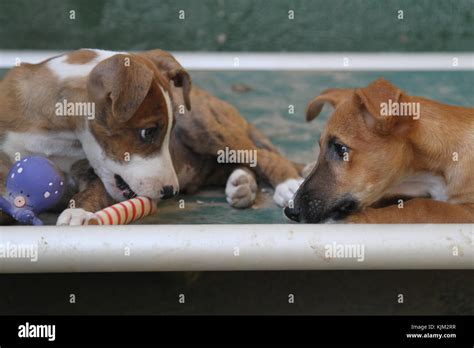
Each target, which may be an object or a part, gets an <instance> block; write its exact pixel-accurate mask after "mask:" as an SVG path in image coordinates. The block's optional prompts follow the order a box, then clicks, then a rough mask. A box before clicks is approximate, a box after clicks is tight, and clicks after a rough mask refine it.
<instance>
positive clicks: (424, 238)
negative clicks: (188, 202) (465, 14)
mask: <svg viewBox="0 0 474 348" xmlns="http://www.w3.org/2000/svg"><path fill="white" fill-rule="evenodd" d="M473 226H474V225H473V224H463V225H297V224H288V225H155V226H152V225H130V226H111V227H109V226H108V227H93V226H89V227H85V228H84V227H78V228H77V227H0V246H4V247H5V246H7V245H9V246H10V247H11V246H12V245H15V246H18V245H33V246H35V245H36V246H37V251H38V252H37V256H38V257H37V261H36V262H32V261H31V260H30V259H25V258H14V257H4V258H0V273H13V272H15V273H34V272H120V271H124V272H129V271H211V270H212V271H224V270H336V269H473V268H474V267H473V266H474V252H473V238H472V237H473V231H474V227H473ZM328 245H332V246H335V245H342V246H344V245H358V246H363V247H364V257H363V261H358V260H357V258H355V257H332V258H331V257H328V256H327V252H326V250H327V246H328Z"/></svg>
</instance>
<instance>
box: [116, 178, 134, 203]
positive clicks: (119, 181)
mask: <svg viewBox="0 0 474 348" xmlns="http://www.w3.org/2000/svg"><path fill="white" fill-rule="evenodd" d="M114 178H115V186H117V188H118V189H119V190H120V191H122V192H121V193H122V196H123V197H124V198H125V199H132V198H135V197H137V194H136V193H135V192H133V190H132V189H131V188H130V186H129V185H128V184H127V182H126V181H125V180H124V179H123V178H122V177H121V176H120V175H118V174H115V175H114Z"/></svg>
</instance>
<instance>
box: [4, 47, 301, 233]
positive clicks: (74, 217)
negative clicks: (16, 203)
mask: <svg viewBox="0 0 474 348" xmlns="http://www.w3.org/2000/svg"><path fill="white" fill-rule="evenodd" d="M171 82H172V83H171ZM191 105H192V110H191ZM61 106H64V107H63V108H62V112H65V110H66V111H67V110H69V109H68V108H69V106H71V110H72V111H71V113H68V114H67V115H62V114H58V110H59V109H61ZM90 106H92V107H90ZM88 107H90V108H88ZM78 110H79V111H84V110H89V111H90V110H93V111H94V112H93V113H89V114H87V115H83V114H82V115H78V114H77V113H78ZM73 116H75V117H73ZM80 116H82V117H80ZM173 126H174V127H173ZM226 147H227V148H229V149H232V150H249V151H253V150H255V151H256V153H257V158H256V159H257V160H256V162H255V164H256V166H255V167H251V164H249V163H242V164H232V163H227V164H226V163H224V164H222V163H217V161H216V157H217V153H218V151H220V150H224V149H225V148H226ZM33 154H35V155H43V156H46V157H48V158H49V159H51V160H52V161H54V162H55V163H56V164H57V165H58V166H59V167H60V168H61V169H62V170H63V171H64V172H65V173H66V174H67V175H69V177H70V178H71V180H70V183H71V186H76V187H75V188H76V189H77V190H78V191H79V192H78V193H76V194H75V195H74V196H73V197H72V198H73V202H74V205H75V207H74V208H70V209H66V210H65V211H63V212H62V214H61V215H60V217H59V218H58V224H71V225H79V224H84V223H86V222H87V221H88V220H89V219H90V218H91V217H92V212H94V211H97V210H99V209H101V208H104V207H105V206H107V205H109V204H111V203H112V202H114V201H122V200H125V199H128V198H131V197H134V196H135V195H143V196H148V197H150V198H152V199H154V200H156V201H158V200H160V199H164V198H169V197H172V196H173V195H174V194H176V193H177V192H178V190H179V189H181V191H184V192H192V191H195V190H197V189H198V188H199V187H201V186H202V185H207V184H218V185H226V194H227V200H228V201H229V203H230V204H231V205H232V206H234V207H238V208H244V207H248V206H250V205H252V204H253V202H254V200H255V196H256V190H257V184H256V176H258V178H260V179H262V180H265V181H267V182H269V183H270V184H271V185H272V186H273V187H276V191H275V196H274V198H275V200H276V201H277V202H278V203H279V204H282V205H283V204H285V203H286V202H287V201H288V200H289V199H290V198H291V197H292V195H293V194H294V193H295V192H296V189H297V187H298V184H299V183H300V180H301V179H300V178H299V174H298V171H297V169H296V168H295V166H294V165H293V163H291V162H290V161H288V160H286V159H285V158H283V157H282V156H281V155H280V154H279V152H278V151H277V150H276V149H275V147H273V145H272V144H271V143H270V141H269V140H268V139H267V138H266V137H265V136H263V135H262V134H261V133H259V132H258V131H257V130H256V129H255V128H254V127H253V126H252V125H250V124H249V123H247V122H246V121H245V119H244V118H243V117H242V116H240V114H239V113H238V111H237V110H236V109H235V108H233V107H232V106H231V105H229V104H227V103H225V102H223V101H221V100H219V99H217V98H215V97H213V96H211V95H209V94H208V93H206V92H204V91H202V90H199V89H197V88H193V89H191V78H190V76H189V74H188V73H187V72H186V70H185V69H183V67H182V66H181V65H180V64H179V63H178V62H177V61H176V60H175V59H174V57H173V56H172V55H170V54H169V53H167V52H164V51H162V50H152V51H148V52H143V53H137V54H132V53H119V52H110V51H102V50H91V49H85V50H79V51H74V52H71V53H68V54H65V55H61V56H57V57H53V58H51V59H48V60H46V61H44V62H42V63H39V64H21V66H20V67H16V68H13V69H12V70H11V71H10V72H9V73H8V74H7V75H6V77H5V78H4V79H3V80H2V82H1V84H0V190H3V189H4V183H5V175H6V172H7V170H8V168H9V166H10V165H11V163H12V162H13V161H14V159H15V157H18V155H20V156H22V157H24V156H27V155H33ZM72 179H75V180H72ZM0 193H1V192H0ZM69 198H70V197H69ZM69 198H68V199H69Z"/></svg>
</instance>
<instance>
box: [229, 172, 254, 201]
mask: <svg viewBox="0 0 474 348" xmlns="http://www.w3.org/2000/svg"><path fill="white" fill-rule="evenodd" d="M225 194H226V197H227V202H228V203H229V204H230V205H231V206H232V207H234V208H248V207H250V206H252V204H253V203H254V202H255V199H256V198H257V180H256V179H255V174H254V173H253V172H252V171H251V170H250V169H248V168H245V167H240V168H237V169H235V170H234V171H233V172H232V174H231V175H230V176H229V178H228V179H227V184H226V187H225Z"/></svg>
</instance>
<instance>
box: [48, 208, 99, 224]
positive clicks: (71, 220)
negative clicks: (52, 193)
mask: <svg viewBox="0 0 474 348" xmlns="http://www.w3.org/2000/svg"><path fill="white" fill-rule="evenodd" d="M96 219H97V216H96V215H95V214H94V213H91V212H89V211H86V210H84V209H80V208H74V209H66V210H64V211H63V212H62V213H61V215H59V217H58V221H57V222H56V225H69V226H81V225H87V224H88V223H89V221H91V220H96Z"/></svg>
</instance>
